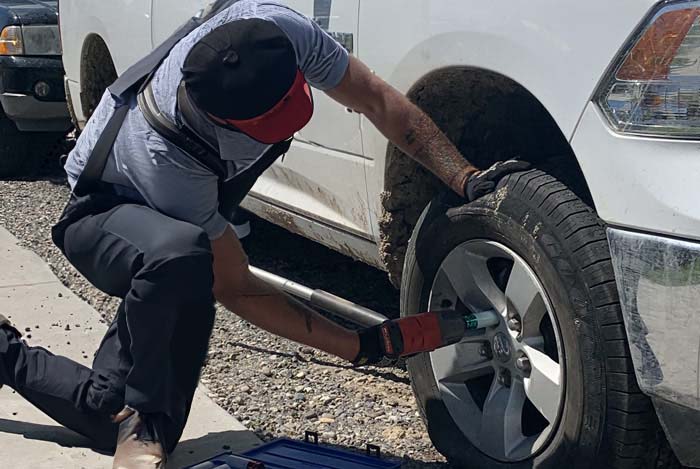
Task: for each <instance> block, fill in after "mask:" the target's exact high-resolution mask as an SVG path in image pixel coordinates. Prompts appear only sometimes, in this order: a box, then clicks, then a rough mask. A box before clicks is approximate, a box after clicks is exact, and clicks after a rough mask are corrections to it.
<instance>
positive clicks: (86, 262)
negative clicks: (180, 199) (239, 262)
mask: <svg viewBox="0 0 700 469" xmlns="http://www.w3.org/2000/svg"><path fill="white" fill-rule="evenodd" d="M65 253H66V256H67V257H68V259H69V260H70V261H71V263H72V264H73V265H74V266H75V267H76V268H78V270H80V271H81V273H82V274H83V275H85V277H86V278H87V279H88V280H90V281H91V282H92V283H93V284H94V285H95V286H96V287H98V288H99V289H101V290H102V291H105V292H107V293H109V294H112V295H114V296H120V297H122V298H124V322H125V325H126V327H125V328H121V327H120V328H119V333H120V334H119V335H120V337H121V335H122V332H125V331H124V330H126V331H128V334H127V336H126V339H127V340H128V341H129V346H128V350H129V358H130V360H131V366H130V368H129V371H128V373H127V377H126V389H125V403H126V404H127V405H129V406H131V407H133V408H135V409H137V410H138V411H140V412H141V413H144V414H159V413H162V414H165V415H167V416H168V417H169V420H171V421H172V422H173V423H175V422H178V423H179V422H182V425H183V426H184V421H185V420H186V414H187V412H188V409H189V402H190V401H191V396H187V395H186V394H189V389H188V392H186V393H183V392H181V391H180V390H179V389H178V387H179V386H178V385H177V384H176V383H177V382H178V381H179V379H178V374H179V373H181V372H183V371H184V370H185V369H186V371H187V372H188V374H189V375H190V376H195V377H198V376H199V371H200V369H201V366H202V364H203V360H204V353H205V352H206V347H207V343H208V337H209V334H210V332H211V326H210V325H209V326H207V327H206V328H205V329H206V333H204V334H198V335H197V337H196V338H191V339H190V341H187V342H184V343H183V341H180V340H177V341H176V342H175V341H174V340H173V339H174V329H175V327H176V324H178V322H179V321H180V320H181V319H183V318H186V319H187V320H188V321H191V322H193V323H198V324H199V323H204V324H209V323H210V322H211V321H213V315H214V299H213V293H212V286H213V271H212V255H211V250H210V246H209V241H208V239H207V237H206V234H205V233H204V232H203V231H202V230H201V229H200V228H198V227H195V226H194V225H191V224H188V223H184V222H181V221H178V220H174V219H172V218H169V217H167V216H165V215H163V214H160V213H158V212H156V211H154V210H151V209H149V208H147V207H143V206H139V205H121V206H119V207H116V208H114V209H112V210H110V211H109V212H106V213H103V214H99V215H93V216H89V217H86V218H84V219H83V220H80V221H78V222H76V223H74V224H73V225H71V226H70V227H69V228H68V229H67V230H66V236H65ZM194 349H196V350H202V349H203V350H204V352H203V353H199V352H198V353H194V354H188V355H187V356H188V357H190V358H191V359H190V360H189V362H187V363H175V362H173V350H178V351H187V350H194ZM183 353H184V352H183ZM189 381H192V379H190V380H189ZM190 387H191V388H192V389H194V388H195V387H196V379H194V383H190ZM177 426H178V427H179V426H180V425H177ZM178 436H179V435H178Z"/></svg>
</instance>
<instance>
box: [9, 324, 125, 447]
mask: <svg viewBox="0 0 700 469" xmlns="http://www.w3.org/2000/svg"><path fill="white" fill-rule="evenodd" d="M0 384H6V385H8V386H9V387H11V388H12V389H14V390H15V391H16V392H17V393H18V394H20V395H21V396H22V397H24V398H25V399H27V400H28V401H29V402H31V403H32V404H33V405H35V406H36V407H37V408H39V409H40V410H41V411H42V412H44V413H45V414H47V415H48V416H49V417H51V418H53V419H54V420H56V421H57V422H59V423H60V424H61V425H63V426H65V427H67V428H70V429H71V430H73V431H76V432H78V433H80V434H82V435H84V436H85V437H87V438H89V439H90V440H92V441H93V442H94V443H95V444H96V446H98V447H100V448H103V449H110V448H113V447H114V445H115V443H116V435H117V426H116V425H115V424H114V423H112V421H111V420H110V414H111V413H116V412H117V411H118V410H119V409H120V408H121V407H122V406H123V405H124V399H123V390H124V389H123V386H120V383H118V382H115V381H113V380H112V379H111V377H110V376H107V375H103V374H100V373H99V372H96V371H93V370H91V369H89V368H87V367H85V366H83V365H81V364H79V363H77V362H74V361H72V360H69V359H68V358H65V357H60V356H56V355H53V354H52V353H51V352H49V351H48V350H45V349H43V348H41V347H30V346H28V345H27V344H26V343H24V342H22V341H21V340H20V338H19V336H18V335H17V334H16V332H15V331H14V330H12V329H11V328H9V327H6V326H5V327H0Z"/></svg>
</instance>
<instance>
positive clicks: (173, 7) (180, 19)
mask: <svg viewBox="0 0 700 469" xmlns="http://www.w3.org/2000/svg"><path fill="white" fill-rule="evenodd" d="M152 1H153V4H152V10H151V22H152V26H151V38H152V40H153V47H156V46H158V44H160V43H161V42H163V41H164V40H166V39H167V38H168V37H169V36H170V35H171V34H172V33H174V32H175V30H176V29H177V28H178V27H180V26H182V24H183V23H184V22H185V21H187V20H188V19H190V18H191V17H192V16H194V15H195V13H197V12H198V11H199V10H201V9H202V8H203V7H204V6H205V5H208V4H209V3H211V2H212V0H152Z"/></svg>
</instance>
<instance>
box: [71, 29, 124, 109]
mask: <svg viewBox="0 0 700 469" xmlns="http://www.w3.org/2000/svg"><path fill="white" fill-rule="evenodd" d="M116 79H117V70H116V68H115V66H114V62H113V61H112V56H111V55H110V53H109V48H108V47H107V44H106V43H105V41H104V40H103V39H102V38H101V37H100V36H98V35H97V34H91V35H89V36H88V37H87V38H86V39H85V42H84V43H83V50H82V52H81V55H80V105H81V107H82V110H83V115H84V116H85V120H86V121H87V120H88V119H90V116H92V113H93V112H94V111H95V109H96V108H97V105H98V104H99V103H100V100H101V99H102V95H103V94H104V92H105V90H106V89H107V87H108V86H109V85H111V84H112V83H113V82H114V80H116Z"/></svg>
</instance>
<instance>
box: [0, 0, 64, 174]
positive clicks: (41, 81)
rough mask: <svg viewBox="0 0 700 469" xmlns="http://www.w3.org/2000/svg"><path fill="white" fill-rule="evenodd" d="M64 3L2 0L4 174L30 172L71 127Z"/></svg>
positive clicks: (0, 170)
mask: <svg viewBox="0 0 700 469" xmlns="http://www.w3.org/2000/svg"><path fill="white" fill-rule="evenodd" d="M63 74H64V73H63V63H62V61H61V44H60V35H59V31H58V2H57V1H53V0H47V1H40V0H0V176H8V175H18V174H21V173H22V172H25V171H27V170H30V169H31V168H32V167H33V166H34V165H35V164H36V163H37V161H39V160H40V159H41V156H42V155H44V154H45V152H46V150H47V149H48V148H49V147H50V146H51V145H53V144H55V143H56V142H57V141H58V140H59V139H60V138H61V137H63V136H64V135H65V134H66V132H67V131H69V130H70V128H71V121H70V117H69V114H68V109H67V106H66V96H65V91H64V86H63Z"/></svg>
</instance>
